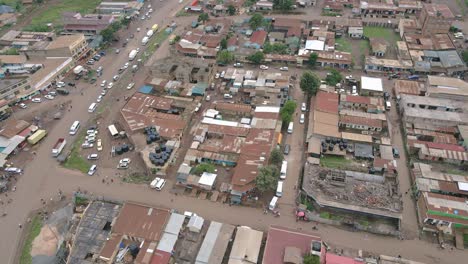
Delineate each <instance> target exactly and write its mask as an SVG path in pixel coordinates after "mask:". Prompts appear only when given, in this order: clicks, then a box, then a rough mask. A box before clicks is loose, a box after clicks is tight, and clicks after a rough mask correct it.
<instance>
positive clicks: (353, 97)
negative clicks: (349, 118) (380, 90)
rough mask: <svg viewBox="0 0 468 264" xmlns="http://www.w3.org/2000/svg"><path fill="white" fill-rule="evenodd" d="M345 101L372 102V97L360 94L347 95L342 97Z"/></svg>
mask: <svg viewBox="0 0 468 264" xmlns="http://www.w3.org/2000/svg"><path fill="white" fill-rule="evenodd" d="M342 99H343V101H345V102H350V103H355V104H370V97H366V96H360V95H345V96H343V97H342Z"/></svg>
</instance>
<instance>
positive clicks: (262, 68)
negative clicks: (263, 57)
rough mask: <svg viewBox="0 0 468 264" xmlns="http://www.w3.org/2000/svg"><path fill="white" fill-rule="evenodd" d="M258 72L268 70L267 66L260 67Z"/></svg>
mask: <svg viewBox="0 0 468 264" xmlns="http://www.w3.org/2000/svg"><path fill="white" fill-rule="evenodd" d="M260 70H268V66H266V65H260Z"/></svg>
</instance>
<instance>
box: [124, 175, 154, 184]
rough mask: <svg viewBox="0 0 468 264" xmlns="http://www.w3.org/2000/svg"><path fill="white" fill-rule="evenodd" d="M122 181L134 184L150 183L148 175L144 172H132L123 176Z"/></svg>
mask: <svg viewBox="0 0 468 264" xmlns="http://www.w3.org/2000/svg"><path fill="white" fill-rule="evenodd" d="M123 182H127V183H136V184H142V183H150V182H151V178H150V177H149V176H148V175H145V174H141V173H132V174H130V175H129V176H127V177H125V178H123Z"/></svg>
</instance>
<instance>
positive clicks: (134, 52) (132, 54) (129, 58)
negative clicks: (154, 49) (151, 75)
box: [128, 50, 138, 61]
mask: <svg viewBox="0 0 468 264" xmlns="http://www.w3.org/2000/svg"><path fill="white" fill-rule="evenodd" d="M137 54H138V52H137V51H136V50H132V51H130V53H129V54H128V60H130V61H132V60H134V59H135V57H136V55H137Z"/></svg>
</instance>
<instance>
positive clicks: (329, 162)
mask: <svg viewBox="0 0 468 264" xmlns="http://www.w3.org/2000/svg"><path fill="white" fill-rule="evenodd" d="M350 164H351V161H350V160H347V159H345V158H344V157H339V156H325V157H323V158H321V159H320V165H321V166H323V167H327V168H332V169H344V168H347V167H348V166H349V165H350Z"/></svg>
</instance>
